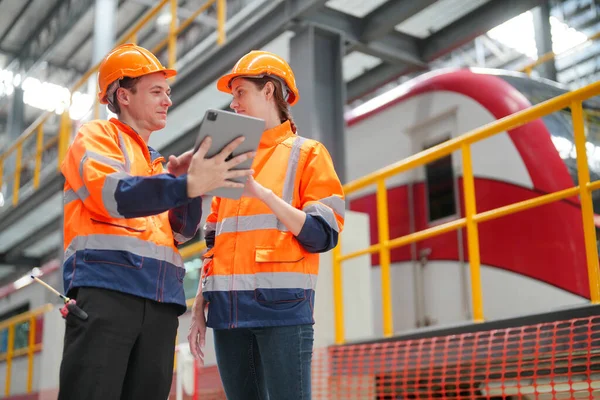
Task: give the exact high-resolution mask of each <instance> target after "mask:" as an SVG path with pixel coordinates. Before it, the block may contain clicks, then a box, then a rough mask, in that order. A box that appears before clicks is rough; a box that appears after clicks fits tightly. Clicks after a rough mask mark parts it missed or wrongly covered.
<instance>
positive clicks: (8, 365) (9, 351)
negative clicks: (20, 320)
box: [4, 324, 15, 397]
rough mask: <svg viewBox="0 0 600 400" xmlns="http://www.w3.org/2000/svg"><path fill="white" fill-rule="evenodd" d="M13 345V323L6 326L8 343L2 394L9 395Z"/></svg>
mask: <svg viewBox="0 0 600 400" xmlns="http://www.w3.org/2000/svg"><path fill="white" fill-rule="evenodd" d="M14 347H15V324H12V325H10V326H9V327H8V345H7V346H6V385H5V386H4V396H6V397H8V396H9V395H10V382H11V380H12V377H11V374H12V359H13V352H14Z"/></svg>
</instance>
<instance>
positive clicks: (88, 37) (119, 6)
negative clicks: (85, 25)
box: [65, 0, 147, 75]
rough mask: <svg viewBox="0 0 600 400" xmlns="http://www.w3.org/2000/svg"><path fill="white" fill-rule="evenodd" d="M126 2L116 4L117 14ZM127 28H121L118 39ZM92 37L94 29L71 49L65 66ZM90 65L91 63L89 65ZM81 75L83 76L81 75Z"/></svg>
mask: <svg viewBox="0 0 600 400" xmlns="http://www.w3.org/2000/svg"><path fill="white" fill-rule="evenodd" d="M125 1H126V0H119V3H118V4H117V12H119V11H121V10H119V9H120V8H121V6H122V5H123V3H125ZM146 11H147V8H144V10H142V11H141V12H140V13H138V15H137V16H136V17H135V19H134V20H133V21H137V20H138V19H140V18H141V17H142V15H144V14H145V13H146ZM129 28H131V26H126V27H125V28H123V29H122V30H121V31H120V32H119V33H118V34H117V37H120V36H121V35H123V33H125V31H127V30H128V29H129ZM93 36H94V29H93V28H92V29H90V31H89V32H88V33H87V35H85V36H84V37H83V38H82V39H81V40H80V41H79V43H77V45H76V46H75V47H73V50H71V51H70V52H69V54H67V56H66V57H65V60H66V61H65V66H66V65H67V64H68V63H69V61H70V60H71V59H72V58H73V57H75V54H77V53H78V52H79V50H81V49H82V48H83V46H84V45H85V44H86V43H87V42H88V40H91V39H92V37H93ZM90 64H91V63H90ZM82 75H83V74H82Z"/></svg>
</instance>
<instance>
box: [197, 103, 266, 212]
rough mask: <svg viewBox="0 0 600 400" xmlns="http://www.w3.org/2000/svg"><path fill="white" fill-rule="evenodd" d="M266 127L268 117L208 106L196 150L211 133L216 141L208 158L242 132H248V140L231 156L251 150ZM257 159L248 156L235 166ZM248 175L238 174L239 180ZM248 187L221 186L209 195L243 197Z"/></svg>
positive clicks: (244, 166)
mask: <svg viewBox="0 0 600 400" xmlns="http://www.w3.org/2000/svg"><path fill="white" fill-rule="evenodd" d="M264 130H265V121H264V120H262V119H260V118H254V117H249V116H247V115H240V114H236V113H233V112H229V111H224V110H216V109H208V110H206V113H205V114H204V119H203V120H202V123H201V124H200V128H199V130H198V136H197V138H196V144H195V145H194V152H196V151H197V150H198V147H200V143H202V141H203V140H204V138H206V137H207V136H210V137H211V138H212V145H211V146H210V149H209V150H208V153H207V154H206V158H211V157H213V156H214V155H216V154H218V153H219V152H220V151H221V150H223V148H224V147H225V146H227V144H229V143H230V142H231V141H232V140H233V139H235V138H237V137H239V136H245V137H246V140H244V142H243V143H242V144H241V145H239V146H238V148H237V149H235V150H234V152H233V153H232V155H231V157H235V156H237V155H239V154H243V153H246V152H248V151H256V149H257V148H258V144H259V143H260V139H261V137H262V134H263V132H264ZM253 160H254V159H253V158H251V159H248V160H246V161H244V162H243V163H241V164H238V165H237V166H236V167H235V168H234V169H248V168H250V167H251V166H252V161H253ZM246 179H247V177H242V178H235V179H234V180H235V181H236V182H240V183H245V182H246ZM243 191H244V189H243V188H240V189H237V188H218V189H216V190H213V191H211V192H208V193H207V194H208V195H212V196H218V197H224V198H228V199H235V200H237V199H239V198H240V197H241V196H242V193H243Z"/></svg>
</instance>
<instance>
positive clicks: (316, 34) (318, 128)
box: [290, 25, 346, 183]
mask: <svg viewBox="0 0 600 400" xmlns="http://www.w3.org/2000/svg"><path fill="white" fill-rule="evenodd" d="M343 47H344V41H343V39H342V37H341V36H340V35H339V34H338V33H333V32H328V31H326V30H323V29H320V28H316V27H314V26H310V25H309V26H306V27H303V28H301V29H300V30H299V31H298V32H297V33H296V35H295V36H294V37H292V39H291V40H290V65H291V67H292V69H293V70H294V75H295V76H296V84H297V85H298V90H299V91H300V101H299V102H298V103H297V104H296V105H295V106H294V107H293V108H292V114H293V116H294V120H295V122H296V124H297V126H298V133H299V134H300V135H301V136H304V137H308V138H312V139H316V140H318V141H320V142H321V143H323V144H324V145H325V147H326V148H327V150H328V151H329V153H330V154H331V157H332V159H333V163H334V166H335V169H336V172H337V174H338V176H339V178H340V180H341V181H342V183H345V182H346V157H345V140H344V139H345V121H344V104H345V100H346V85H345V82H344V78H343V74H342V57H343V54H344V48H343Z"/></svg>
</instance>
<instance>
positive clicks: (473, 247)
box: [461, 143, 484, 322]
mask: <svg viewBox="0 0 600 400" xmlns="http://www.w3.org/2000/svg"><path fill="white" fill-rule="evenodd" d="M461 151H462V159H463V160H462V163H463V187H464V192H465V195H464V196H465V219H466V221H467V222H466V227H467V243H468V252H469V253H468V254H469V266H470V272H471V292H472V295H471V296H472V302H473V319H474V321H475V322H483V319H484V318H483V295H482V291H481V260H480V258H479V256H480V255H479V229H478V227H477V222H475V219H474V217H475V214H476V213H477V206H476V200H475V179H474V177H473V162H472V159H471V146H470V145H469V144H468V143H463V145H462V148H461Z"/></svg>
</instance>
